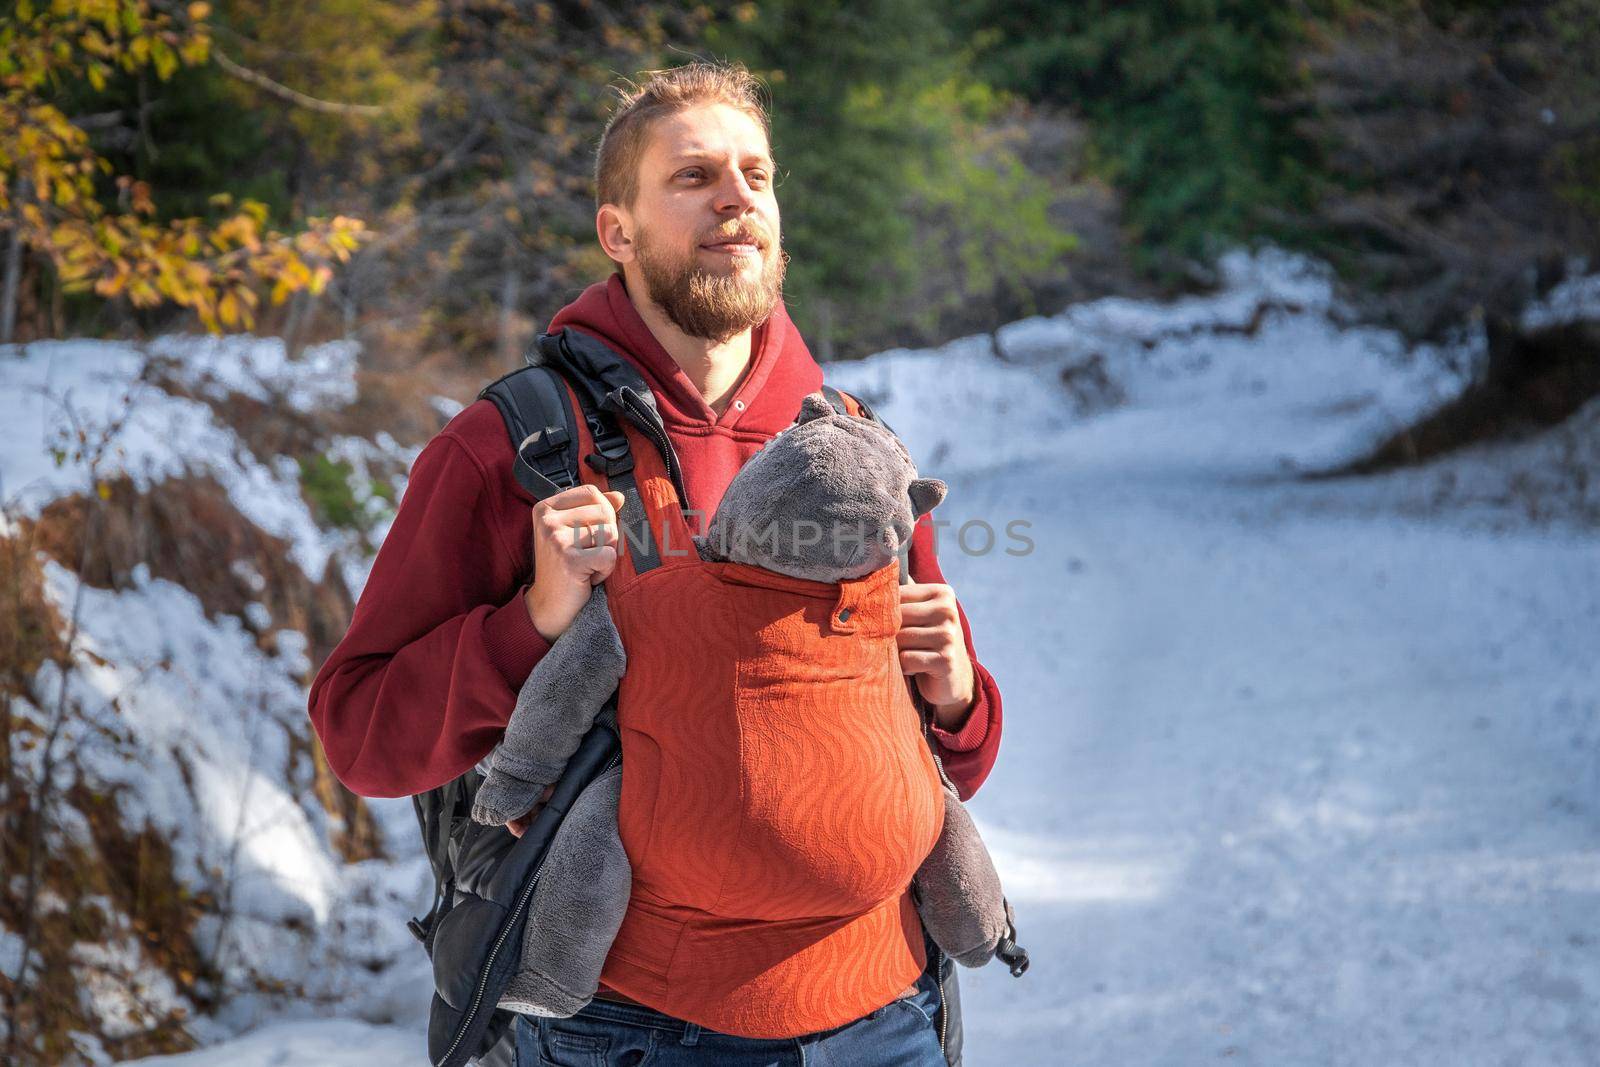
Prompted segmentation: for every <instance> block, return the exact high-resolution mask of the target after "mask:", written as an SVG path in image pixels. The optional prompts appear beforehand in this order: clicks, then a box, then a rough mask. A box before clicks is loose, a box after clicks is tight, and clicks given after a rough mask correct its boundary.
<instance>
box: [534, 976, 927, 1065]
mask: <svg viewBox="0 0 1600 1067" xmlns="http://www.w3.org/2000/svg"><path fill="white" fill-rule="evenodd" d="M938 1010H939V987H938V985H937V984H936V983H935V982H934V980H933V979H932V978H931V977H930V976H929V975H927V974H926V973H924V974H923V975H922V976H921V977H919V978H918V979H917V992H916V993H915V994H914V995H912V996H907V997H901V998H900V999H899V1000H893V1001H890V1002H889V1003H888V1004H885V1005H884V1006H883V1007H881V1008H879V1009H878V1010H877V1011H874V1012H872V1013H870V1014H868V1015H863V1016H862V1017H861V1018H859V1019H857V1020H855V1021H854V1022H850V1023H845V1024H844V1025H843V1026H836V1027H834V1028H833V1029H832V1030H822V1031H819V1032H817V1033H814V1034H804V1035H802V1036H800V1037H789V1038H756V1037H734V1036H733V1035H732V1034H723V1033H718V1032H717V1031H715V1030H707V1029H705V1028H703V1027H700V1026H696V1025H695V1024H694V1023H686V1022H684V1021H683V1020H681V1019H674V1018H673V1017H672V1016H670V1015H663V1014H661V1013H660V1012H658V1011H653V1010H651V1009H649V1008H646V1007H642V1006H635V1005H633V1004H618V1003H616V1002H614V1001H608V1000H591V1001H590V1002H589V1004H588V1005H587V1006H586V1007H585V1008H584V1009H583V1010H582V1011H580V1012H578V1014H576V1015H574V1016H573V1017H572V1018H570V1019H544V1018H535V1017H533V1016H528V1015H522V1016H518V1017H517V1022H516V1039H517V1067H877V1065H880V1064H881V1065H883V1067H945V1062H944V1053H942V1052H941V1051H940V1050H939V1034H938V1031H937V1030H935V1029H934V1026H933V1019H934V1013H935V1012H937V1011H938Z"/></svg>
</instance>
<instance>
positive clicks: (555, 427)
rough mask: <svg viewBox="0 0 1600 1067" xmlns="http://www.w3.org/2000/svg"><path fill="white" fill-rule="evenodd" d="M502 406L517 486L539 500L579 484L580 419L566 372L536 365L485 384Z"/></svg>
mask: <svg viewBox="0 0 1600 1067" xmlns="http://www.w3.org/2000/svg"><path fill="white" fill-rule="evenodd" d="M478 397H479V399H484V398H487V399H488V400H490V401H492V402H493V403H494V406H495V407H496V408H498V409H499V411H500V417H501V418H502V419H504V420H505V424H506V432H507V433H509V434H510V435H511V448H512V450H513V451H514V452H515V453H516V459H515V460H513V461H512V462H513V470H514V471H515V473H516V477H517V484H519V485H521V486H522V488H524V489H526V490H527V491H528V493H529V494H530V495H531V496H532V497H533V498H534V499H535V500H543V499H544V498H545V497H548V496H554V495H555V494H556V493H559V492H561V490H563V489H570V488H571V487H572V486H574V485H577V484H578V423H577V415H576V413H575V412H574V411H573V410H572V395H571V393H569V392H568V390H567V385H566V381H565V380H564V379H563V378H562V376H561V372H560V371H558V370H556V369H555V368H554V367H552V366H549V365H546V364H543V363H535V364H530V365H529V366H526V367H519V368H517V369H516V370H514V371H512V372H511V373H509V374H503V375H501V376H500V377H499V378H496V379H495V380H494V381H492V382H490V383H489V384H488V385H486V386H484V387H483V389H482V390H481V391H480V392H479V393H478Z"/></svg>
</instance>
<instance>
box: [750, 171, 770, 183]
mask: <svg viewBox="0 0 1600 1067" xmlns="http://www.w3.org/2000/svg"><path fill="white" fill-rule="evenodd" d="M749 180H750V181H751V182H753V183H755V184H757V185H765V184H766V182H767V172H766V171H763V170H754V171H751V172H750V178H749Z"/></svg>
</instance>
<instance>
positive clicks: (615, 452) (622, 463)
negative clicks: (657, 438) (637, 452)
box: [583, 417, 633, 479]
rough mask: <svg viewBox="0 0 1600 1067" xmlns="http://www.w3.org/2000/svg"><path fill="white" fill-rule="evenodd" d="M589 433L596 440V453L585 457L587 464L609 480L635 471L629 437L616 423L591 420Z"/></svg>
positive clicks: (599, 419)
mask: <svg viewBox="0 0 1600 1067" xmlns="http://www.w3.org/2000/svg"><path fill="white" fill-rule="evenodd" d="M589 433H590V435H591V436H593V438H594V451H593V452H591V453H589V454H588V455H587V456H584V457H583V461H584V462H585V463H587V464H588V465H589V466H590V467H592V468H594V469H595V470H597V471H599V472H600V473H601V474H603V475H605V476H606V478H607V479H611V478H615V477H616V476H617V475H619V474H627V473H628V472H629V471H631V470H633V449H632V448H630V447H628V438H627V435H626V434H624V433H623V432H622V430H621V429H620V428H619V427H618V426H617V424H616V423H615V422H614V421H612V420H607V419H601V418H598V417H596V418H591V419H589Z"/></svg>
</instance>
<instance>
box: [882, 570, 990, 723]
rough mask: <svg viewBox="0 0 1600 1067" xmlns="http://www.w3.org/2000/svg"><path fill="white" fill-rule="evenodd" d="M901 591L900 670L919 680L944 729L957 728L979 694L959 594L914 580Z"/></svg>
mask: <svg viewBox="0 0 1600 1067" xmlns="http://www.w3.org/2000/svg"><path fill="white" fill-rule="evenodd" d="M899 588H900V632H899V633H898V634H897V635H896V638H895V640H896V643H897V644H898V645H899V647H900V670H901V672H902V673H904V674H907V675H910V676H912V677H914V678H915V679H916V684H917V691H918V692H920V693H921V694H922V696H923V699H924V700H926V701H927V702H928V703H929V704H932V705H933V711H934V721H935V722H936V723H937V724H938V725H939V727H940V728H941V729H944V730H957V729H959V728H960V727H961V724H962V722H963V721H965V719H966V717H967V712H968V711H970V710H971V709H972V703H973V700H974V698H975V697H976V695H977V694H976V690H975V688H974V679H973V674H972V660H971V659H970V658H969V657H968V656H967V642H966V638H965V637H964V636H963V635H962V633H961V616H960V614H959V613H958V612H957V611H956V594H955V590H953V589H951V588H950V587H949V586H948V585H944V584H943V583H940V582H909V583H907V584H905V585H902V586H900V587H899Z"/></svg>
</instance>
